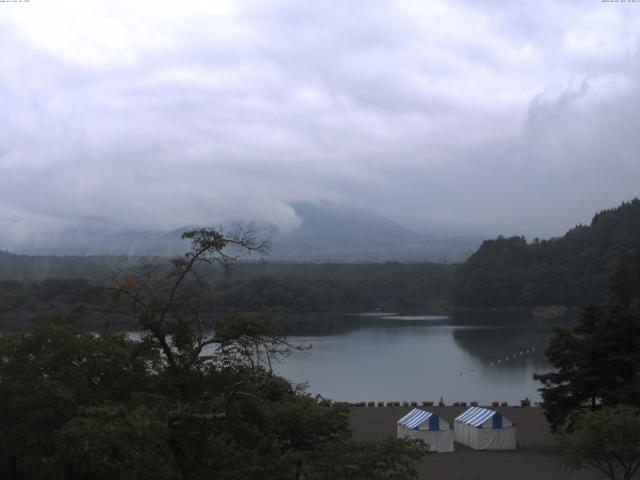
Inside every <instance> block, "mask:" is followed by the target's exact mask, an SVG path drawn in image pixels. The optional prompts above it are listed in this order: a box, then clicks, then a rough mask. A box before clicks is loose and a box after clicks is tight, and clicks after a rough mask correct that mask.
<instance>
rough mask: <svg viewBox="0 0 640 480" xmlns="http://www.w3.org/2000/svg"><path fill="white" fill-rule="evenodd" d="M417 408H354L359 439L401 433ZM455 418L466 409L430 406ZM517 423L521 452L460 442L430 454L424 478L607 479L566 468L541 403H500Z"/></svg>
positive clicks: (424, 462)
mask: <svg viewBox="0 0 640 480" xmlns="http://www.w3.org/2000/svg"><path fill="white" fill-rule="evenodd" d="M411 408H412V407H379V408H378V407H361V408H353V409H352V411H351V415H350V425H351V429H352V431H353V438H354V439H355V440H381V439H383V438H385V437H387V436H389V435H392V436H395V435H396V421H397V420H398V419H399V418H401V417H402V416H403V415H404V414H405V413H407V412H408V411H409V410H411ZM425 408H426V409H428V410H430V411H432V412H434V413H436V414H437V415H440V416H441V417H442V418H444V419H446V420H448V421H449V422H452V420H453V419H454V418H455V417H456V416H457V415H459V414H460V413H461V412H462V411H464V410H465V408H464V407H425ZM494 410H497V411H499V412H500V413H502V414H503V415H504V416H506V417H507V418H509V419H510V420H512V421H513V422H515V423H516V425H517V427H518V436H519V444H520V447H519V448H518V450H516V451H506V452H482V451H474V450H471V449H470V448H467V447H465V446H462V445H460V444H458V443H456V444H455V452H453V453H438V454H430V455H427V456H426V457H425V458H424V460H422V461H421V462H420V463H419V464H418V465H417V470H418V472H419V474H420V475H419V478H421V479H438V480H458V479H465V480H514V479H517V480H556V479H557V480H560V479H581V480H582V479H584V480H595V479H600V478H602V477H601V476H600V475H598V474H597V473H596V472H593V471H590V470H585V471H583V472H578V473H573V474H572V473H569V472H566V471H563V470H560V468H559V467H560V455H559V454H558V450H557V448H556V447H555V446H554V444H553V438H552V436H551V434H550V433H549V425H548V423H547V421H546V419H545V418H544V415H543V413H542V411H541V410H540V409H539V408H537V407H524V408H520V407H495V408H494Z"/></svg>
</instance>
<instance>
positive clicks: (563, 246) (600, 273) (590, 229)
mask: <svg viewBox="0 0 640 480" xmlns="http://www.w3.org/2000/svg"><path fill="white" fill-rule="evenodd" d="M638 249H640V200H639V199H637V198H636V199H633V200H631V201H629V202H624V203H622V204H621V205H620V206H618V207H616V208H612V209H608V210H603V211H601V212H599V213H597V214H595V216H594V217H593V220H592V221H591V224H590V225H588V226H585V225H578V226H577V227H575V228H573V229H571V230H569V231H568V232H567V233H566V235H564V236H563V237H559V238H554V239H551V240H546V241H545V240H543V241H534V242H532V243H527V242H526V241H525V239H524V237H511V238H505V237H498V238H496V239H494V240H486V241H484V242H483V243H482V245H481V246H480V248H479V249H478V251H477V252H475V253H474V254H473V255H472V256H471V257H470V258H469V259H468V260H467V261H466V262H464V263H463V264H462V265H461V266H460V268H459V269H458V271H457V273H456V276H455V280H454V287H453V288H454V298H455V302H456V304H457V305H468V306H485V307H496V306H505V305H528V306H535V305H559V304H563V305H586V304H588V303H601V302H604V301H606V299H607V289H608V279H609V277H610V276H611V274H612V273H613V271H614V269H615V267H616V265H617V263H618V262H619V261H620V260H621V259H622V258H623V257H624V256H625V255H629V254H632V253H634V252H636V251H637V250H638Z"/></svg>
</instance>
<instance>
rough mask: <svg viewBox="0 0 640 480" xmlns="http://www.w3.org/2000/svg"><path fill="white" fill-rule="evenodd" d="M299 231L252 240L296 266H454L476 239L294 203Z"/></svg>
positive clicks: (117, 247) (132, 241)
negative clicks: (407, 263) (419, 263)
mask: <svg viewBox="0 0 640 480" xmlns="http://www.w3.org/2000/svg"><path fill="white" fill-rule="evenodd" d="M292 207H293V208H294V210H295V211H296V213H297V215H298V216H299V217H300V218H301V220H302V223H301V225H300V226H299V227H298V228H296V229H294V230H293V231H290V232H286V233H282V232H280V231H279V230H278V228H277V227H275V226H274V225H271V224H266V225H265V224H262V225H259V224H258V225H257V230H258V232H257V234H258V236H260V237H261V238H269V239H270V240H271V242H272V251H271V255H270V259H271V260H273V261H298V262H329V261H333V262H370V261H374V262H379V261H410V262H411V261H431V262H459V261H462V260H464V259H465V258H467V257H468V256H469V255H471V253H472V252H473V251H474V250H475V249H476V248H477V247H478V245H479V244H480V242H481V241H482V239H481V238H480V237H460V238H437V237H433V236H429V235H423V234H420V233H417V232H414V231H412V230H410V229H408V228H406V227H403V226H401V225H399V224H398V223H396V222H394V221H392V220H389V219H388V218H385V217H383V216H381V215H377V214H374V213H371V212H367V211H364V210H359V209H355V208H352V207H347V206H344V205H338V204H332V203H315V204H314V203H295V204H293V205H292ZM190 228H193V227H192V226H188V225H187V226H183V227H181V228H178V229H175V230H173V231H170V232H167V231H108V230H100V229H84V230H82V229H76V230H67V231H63V232H59V233H57V234H51V235H45V236H38V237H34V238H30V239H29V241H25V242H22V243H21V244H18V245H15V244H8V245H6V243H7V242H4V243H5V245H3V242H1V241H0V249H7V250H9V251H13V252H18V253H26V254H58V255H77V254H81V255H95V254H100V255H102V254H111V255H175V254H178V253H181V252H183V251H184V250H185V248H186V244H185V242H184V241H183V240H181V239H180V235H181V234H182V233H183V232H185V231H187V230H189V229H190Z"/></svg>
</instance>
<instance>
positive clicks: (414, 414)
mask: <svg viewBox="0 0 640 480" xmlns="http://www.w3.org/2000/svg"><path fill="white" fill-rule="evenodd" d="M433 415H434V414H433V413H431V412H427V411H426V410H422V409H420V408H414V409H413V410H411V411H410V412H409V413H407V414H406V415H405V416H404V417H402V418H401V419H400V420H398V425H402V426H403V427H407V428H417V427H418V426H420V425H421V424H422V423H423V422H424V421H425V420H428V419H429V418H430V417H431V416H433ZM436 417H437V416H436Z"/></svg>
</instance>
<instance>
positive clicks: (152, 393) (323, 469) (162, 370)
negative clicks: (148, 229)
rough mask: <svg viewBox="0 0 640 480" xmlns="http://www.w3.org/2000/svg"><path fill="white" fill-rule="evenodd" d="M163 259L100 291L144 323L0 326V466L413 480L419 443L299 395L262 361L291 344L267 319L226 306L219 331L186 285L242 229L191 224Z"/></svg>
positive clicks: (174, 478)
mask: <svg viewBox="0 0 640 480" xmlns="http://www.w3.org/2000/svg"><path fill="white" fill-rule="evenodd" d="M184 235H185V238H188V239H189V240H190V241H191V245H192V247H191V249H190V250H189V251H188V252H187V253H186V254H185V255H184V256H183V257H179V258H175V259H173V260H172V262H171V264H170V266H169V267H166V266H165V265H163V264H158V263H151V264H145V265H141V266H140V267H139V268H137V269H135V270H132V271H129V272H124V273H121V274H118V275H115V276H114V277H113V278H112V281H111V283H110V286H109V288H108V293H109V299H110V301H111V302H113V303H116V304H127V305H128V306H129V308H130V311H131V312H132V313H133V314H134V316H135V318H136V321H137V322H138V324H139V326H140V328H141V329H143V331H144V334H143V335H142V338H141V339H140V340H132V339H130V338H128V337H127V336H126V335H124V334H121V333H113V332H103V333H101V334H99V335H97V334H92V333H88V332H87V331H85V330H82V329H80V328H78V327H77V326H75V325H73V323H72V322H70V321H69V319H68V318H66V317H64V316H60V317H58V318H57V319H53V320H51V321H48V322H44V323H40V324H38V325H37V326H36V327H35V328H34V329H33V330H31V331H29V332H25V333H14V334H5V335H2V336H0V418H1V419H2V421H1V422H0V471H1V472H2V478H3V479H5V478H6V479H7V480H26V479H54V480H55V479H61V480H62V479H65V480H100V479H105V480H107V479H109V480H114V479H136V480H144V479H149V480H151V479H153V480H164V479H166V480H180V479H189V480H198V479H209V478H219V479H232V480H241V479H242V480H246V479H248V480H250V479H264V478H269V479H283V480H284V479H291V480H324V479H336V480H340V479H345V480H346V479H351V480H365V479H378V480H402V479H408V478H415V476H416V472H415V469H414V467H413V465H414V462H415V460H417V459H419V458H421V457H422V456H423V455H424V454H425V453H426V445H425V444H424V443H423V442H421V441H415V440H396V439H392V438H389V439H388V440H386V441H383V442H354V441H352V440H351V438H350V432H349V429H348V422H347V414H348V407H347V406H345V405H341V404H335V403H333V402H330V401H327V400H325V399H323V398H322V397H313V396H311V395H309V394H307V393H306V392H305V390H304V388H303V387H302V386H298V385H292V384H291V383H290V382H288V381H287V380H286V379H284V378H281V377H279V376H277V375H276V374H275V373H274V372H273V370H272V368H271V364H272V362H273V361H274V360H276V359H277V358H279V357H282V356H287V355H288V354H290V353H291V352H292V351H294V350H299V349H304V348H306V347H305V346H304V345H294V344H292V343H290V342H289V340H288V339H287V338H286V336H284V335H283V334H282V333H281V332H280V331H279V330H278V329H277V328H276V327H275V326H274V325H272V324H271V323H269V322H268V321H264V320H262V321H256V320H254V319H250V318H247V317H244V316H241V315H231V316H228V317H227V318H225V319H224V320H222V321H220V322H219V323H218V324H217V327H216V331H215V334H214V335H212V334H209V333H207V332H206V331H205V330H204V329H203V325H202V318H201V314H200V311H199V309H198V308H197V305H194V304H192V303H190V302H189V301H188V300H187V298H186V297H185V296H184V295H182V288H183V286H184V285H186V284H187V283H188V282H189V281H190V280H191V279H194V278H197V271H198V267H200V266H204V265H207V264H219V265H222V266H223V267H226V266H228V263H229V261H230V260H231V259H230V258H229V257H228V256H227V255H226V253H225V251H226V248H227V247H228V246H229V245H236V246H238V247H242V248H245V249H248V250H255V251H260V250H261V249H262V248H263V246H262V245H261V244H260V243H256V242H255V241H254V240H253V239H252V238H251V237H250V236H249V237H247V236H243V235H239V236H231V237H229V236H224V235H221V234H220V232H217V231H215V230H209V229H200V230H196V231H192V232H187V233H185V234H184Z"/></svg>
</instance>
